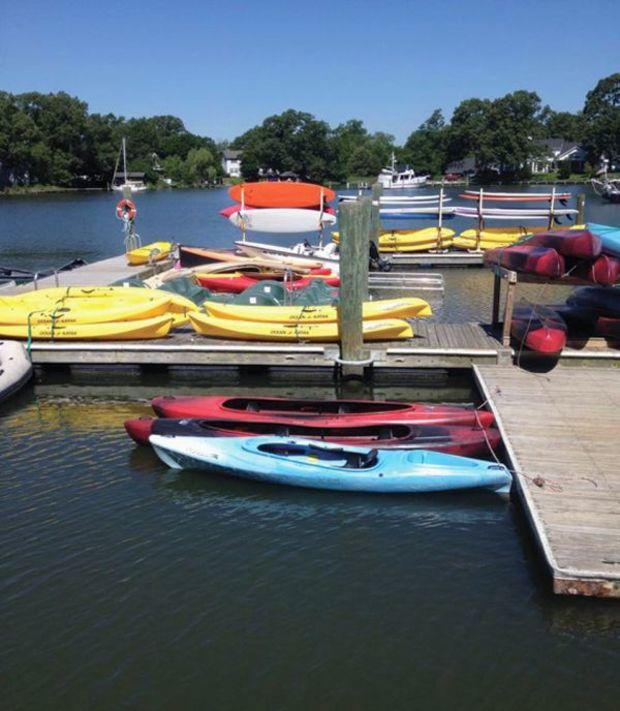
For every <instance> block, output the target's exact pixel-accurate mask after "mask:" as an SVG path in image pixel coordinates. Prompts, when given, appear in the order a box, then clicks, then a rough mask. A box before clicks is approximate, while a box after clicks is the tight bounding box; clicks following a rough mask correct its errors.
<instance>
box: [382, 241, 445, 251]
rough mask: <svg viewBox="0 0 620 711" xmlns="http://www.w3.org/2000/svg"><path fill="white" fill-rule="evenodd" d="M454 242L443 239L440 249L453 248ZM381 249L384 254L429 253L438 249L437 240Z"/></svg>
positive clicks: (383, 245) (385, 246) (384, 246)
mask: <svg viewBox="0 0 620 711" xmlns="http://www.w3.org/2000/svg"><path fill="white" fill-rule="evenodd" d="M452 243H453V240H452V239H451V238H447V239H442V240H441V242H440V243H439V249H448V247H451V246H452ZM379 249H380V250H381V251H382V252H429V251H430V250H431V249H437V240H433V241H432V242H417V243H415V244H398V245H395V246H388V245H385V244H382V245H381V246H380V247H379Z"/></svg>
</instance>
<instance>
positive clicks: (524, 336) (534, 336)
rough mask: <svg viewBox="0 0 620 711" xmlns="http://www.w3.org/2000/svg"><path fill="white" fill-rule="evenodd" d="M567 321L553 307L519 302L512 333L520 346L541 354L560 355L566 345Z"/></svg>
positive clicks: (513, 318)
mask: <svg viewBox="0 0 620 711" xmlns="http://www.w3.org/2000/svg"><path fill="white" fill-rule="evenodd" d="M566 331H567V328H566V323H565V321H564V319H563V318H562V317H561V316H560V315H559V314H558V313H557V312H556V311H554V310H553V309H552V308H549V307H548V306H539V305H537V304H532V305H528V304H517V305H516V306H515V309H514V313H513V315H512V324H511V329H510V333H511V335H512V337H513V338H514V339H515V341H516V342H517V345H518V346H519V347H521V346H525V347H526V348H528V349H529V350H531V351H534V352H536V353H540V354H541V355H545V356H550V355H558V354H559V353H561V352H562V349H563V348H564V347H565V346H566Z"/></svg>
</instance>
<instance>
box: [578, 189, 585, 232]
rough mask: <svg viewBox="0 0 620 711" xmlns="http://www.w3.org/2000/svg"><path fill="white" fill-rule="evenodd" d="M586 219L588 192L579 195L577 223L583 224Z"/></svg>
mask: <svg viewBox="0 0 620 711" xmlns="http://www.w3.org/2000/svg"><path fill="white" fill-rule="evenodd" d="M585 219H586V194H585V193H579V194H578V195H577V224H578V225H583V224H584V223H585Z"/></svg>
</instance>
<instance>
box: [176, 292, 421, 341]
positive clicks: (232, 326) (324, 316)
mask: <svg viewBox="0 0 620 711" xmlns="http://www.w3.org/2000/svg"><path fill="white" fill-rule="evenodd" d="M203 307H204V309H205V313H203V312H198V311H194V312H192V313H190V314H189V319H190V322H191V324H192V326H193V327H194V329H195V330H196V331H197V332H198V333H201V334H203V335H205V336H211V337H214V338H228V339H234V340H244V341H293V342H295V341H317V342H323V343H329V342H334V341H337V340H338V338H339V333H338V310H337V308H336V307H334V306H329V305H311V306H310V305H309V306H247V305H241V304H221V303H218V302H212V301H208V302H206V303H205V304H203ZM431 315H432V311H431V307H430V306H429V304H428V302H426V301H424V300H423V299H417V298H400V299H383V300H377V301H366V302H364V304H363V305H362V317H363V333H364V340H367V341H383V340H386V341H387V340H393V339H403V338H412V337H413V329H412V328H411V325H410V324H409V323H408V322H407V321H405V320H404V319H406V318H414V317H417V318H420V317H426V316H431Z"/></svg>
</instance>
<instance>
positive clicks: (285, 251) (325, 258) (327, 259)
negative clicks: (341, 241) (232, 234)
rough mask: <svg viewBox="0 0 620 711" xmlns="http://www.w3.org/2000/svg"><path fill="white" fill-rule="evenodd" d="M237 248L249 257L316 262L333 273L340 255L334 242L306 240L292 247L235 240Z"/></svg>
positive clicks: (336, 271)
mask: <svg viewBox="0 0 620 711" xmlns="http://www.w3.org/2000/svg"><path fill="white" fill-rule="evenodd" d="M235 246H236V247H237V249H238V250H239V251H240V252H242V253H243V254H246V255H247V256H249V257H267V258H281V259H285V260H286V261H287V262H288V261H290V260H294V261H293V262H292V263H300V264H302V265H304V264H305V265H307V264H308V263H311V264H313V266H316V263H317V262H318V263H319V265H321V266H328V267H331V269H332V271H333V272H334V273H338V269H339V265H340V255H339V254H338V245H337V244H336V243H335V242H330V243H329V244H327V245H325V246H322V245H312V244H310V243H309V242H307V241H304V242H300V243H299V244H297V245H294V246H293V247H281V246H280V245H275V244H264V243H262V242H251V241H249V240H237V241H236V242H235Z"/></svg>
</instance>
